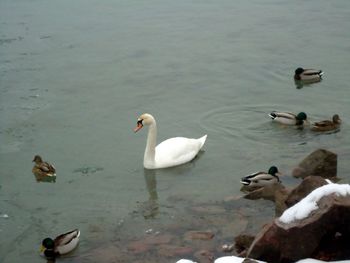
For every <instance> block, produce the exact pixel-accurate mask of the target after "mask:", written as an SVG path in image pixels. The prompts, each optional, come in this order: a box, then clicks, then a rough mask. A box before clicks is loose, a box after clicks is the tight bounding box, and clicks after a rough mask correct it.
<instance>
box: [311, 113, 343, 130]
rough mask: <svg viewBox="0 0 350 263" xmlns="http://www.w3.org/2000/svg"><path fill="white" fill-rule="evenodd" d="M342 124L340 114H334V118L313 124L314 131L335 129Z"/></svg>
mask: <svg viewBox="0 0 350 263" xmlns="http://www.w3.org/2000/svg"><path fill="white" fill-rule="evenodd" d="M340 124H341V119H340V117H339V115H338V114H334V115H333V117H332V120H324V121H318V122H314V123H313V124H312V125H311V130H312V131H318V132H322V131H333V130H337V129H339V127H340Z"/></svg>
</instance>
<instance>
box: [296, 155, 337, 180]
mask: <svg viewBox="0 0 350 263" xmlns="http://www.w3.org/2000/svg"><path fill="white" fill-rule="evenodd" d="M292 174H293V176H294V177H297V178H305V177H307V176H309V175H315V176H321V177H323V178H333V177H336V176H337V154H335V153H332V152H330V151H327V150H324V149H318V150H316V151H314V152H312V153H311V154H309V155H308V156H307V157H306V158H305V159H304V160H303V161H301V162H300V163H299V167H297V168H295V169H294V170H293V172H292Z"/></svg>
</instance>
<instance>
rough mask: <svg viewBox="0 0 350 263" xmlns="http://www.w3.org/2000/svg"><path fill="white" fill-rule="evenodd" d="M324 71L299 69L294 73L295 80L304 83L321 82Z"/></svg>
mask: <svg viewBox="0 0 350 263" xmlns="http://www.w3.org/2000/svg"><path fill="white" fill-rule="evenodd" d="M323 73H324V72H323V71H322V70H318V69H303V68H297V69H296V70H295V72H294V80H296V81H304V82H310V83H311V82H319V81H320V80H321V79H322V75H323Z"/></svg>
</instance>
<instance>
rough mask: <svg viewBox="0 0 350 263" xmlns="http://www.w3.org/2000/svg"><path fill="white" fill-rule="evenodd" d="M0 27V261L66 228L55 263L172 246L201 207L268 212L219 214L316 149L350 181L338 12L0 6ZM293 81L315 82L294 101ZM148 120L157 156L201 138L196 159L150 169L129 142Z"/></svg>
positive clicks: (113, 4) (103, 4) (348, 55)
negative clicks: (36, 171)
mask: <svg viewBox="0 0 350 263" xmlns="http://www.w3.org/2000/svg"><path fill="white" fill-rule="evenodd" d="M0 28H1V31H0V141H1V144H0V167H1V173H0V203H1V206H0V261H1V262H4V263H10V262H17V261H19V260H21V261H23V262H27V263H32V262H33V263H34V262H39V260H41V259H40V258H39V256H38V249H39V245H40V242H41V240H42V239H43V238H45V237H47V236H55V235H58V234H61V233H63V232H64V231H68V230H71V229H73V228H76V227H78V228H79V229H80V230H81V232H82V234H81V242H80V245H79V248H78V250H77V251H75V252H74V253H73V254H72V255H71V256H70V257H67V258H64V259H62V262H79V261H82V262H87V261H89V262H90V261H91V262H94V260H95V258H98V256H99V255H100V253H101V252H99V251H103V249H104V248H106V247H110V245H111V244H112V245H115V246H117V245H118V246H119V245H121V244H123V242H124V241H125V242H129V241H132V240H137V239H138V238H139V237H140V238H141V237H142V236H144V235H146V234H145V231H147V230H149V229H153V231H154V232H157V231H159V232H161V233H165V232H167V231H168V232H171V233H172V234H173V235H176V234H179V235H182V234H183V232H185V231H186V230H191V226H193V224H194V223H193V222H195V221H196V220H197V219H196V217H197V216H198V214H197V213H196V212H194V211H193V209H192V208H193V207H198V206H201V205H203V204H205V206H211V205H212V204H217V203H218V204H219V207H225V209H224V211H223V213H224V214H225V216H222V217H228V218H229V215H231V213H235V212H237V211H238V210H239V209H240V206H242V207H243V208H244V207H248V208H249V209H252V210H253V211H254V210H255V211H260V210H266V211H267V212H268V211H271V212H272V211H273V204H272V203H270V202H253V201H252V202H247V201H244V202H243V201H242V203H240V202H234V206H225V205H224V204H223V203H222V202H223V200H224V199H225V198H227V197H229V196H233V197H237V196H240V195H242V193H241V192H240V187H241V185H240V184H239V179H240V178H241V177H242V176H244V175H246V174H248V173H251V172H254V171H257V170H267V169H268V168H269V167H270V166H271V165H276V166H278V167H279V169H280V170H281V172H282V173H283V174H284V176H283V177H282V178H281V180H282V182H283V183H284V184H286V185H287V186H288V185H294V184H296V182H298V181H297V180H295V179H292V178H291V177H290V173H291V170H292V169H293V167H294V166H295V165H297V163H298V162H299V161H301V160H302V159H303V158H304V157H305V156H306V155H308V154H309V153H310V152H312V151H314V150H315V149H317V148H325V149H328V150H331V151H333V152H335V153H337V154H338V175H339V176H340V177H341V181H340V183H349V181H350V176H349V174H350V173H349V172H350V166H349V164H348V159H349V157H350V149H349V144H348V141H349V136H350V132H349V117H348V116H350V107H349V105H350V96H349V83H350V75H349V74H348V68H349V64H350V62H349V61H350V47H349V44H348V43H350V33H349V28H350V2H349V1H347V0H338V1H316V0H312V1H307V2H305V1H301V0H298V1H286V0H284V1H275V0H271V1H257V0H256V1H249V2H247V1H226V0H224V1H220V2H213V1H194V2H193V1H192V2H189V1H183V0H180V1H168V0H166V1H156V0H151V1H147V2H141V1H136V2H133V1H119V0H118V1H93V0H91V1H80V0H78V1H74V2H72V1H67V0H64V1H54V2H45V1H42V0H36V1H20V0H11V1H10V0H3V1H1V3H0ZM299 66H303V67H306V68H307V67H315V68H320V69H322V70H324V72H325V74H324V79H323V80H322V81H321V82H319V83H315V84H313V85H306V86H304V87H302V88H300V87H297V86H296V85H295V83H294V81H293V78H292V76H293V72H294V70H295V68H297V67H299ZM272 110H283V111H291V112H296V113H297V112H300V111H304V112H306V113H307V114H308V116H309V118H310V120H311V121H313V120H320V119H330V118H331V116H332V115H333V114H335V113H338V114H339V115H340V117H341V119H342V121H343V123H342V126H341V129H340V131H338V132H334V133H326V134H323V133H313V132H311V131H310V130H309V129H303V130H299V129H295V128H293V127H283V126H280V125H278V124H275V123H271V121H270V119H269V118H268V116H267V114H268V113H269V112H270V111H272ZM143 112H149V113H151V114H153V115H154V116H155V118H156V120H157V123H158V141H162V140H164V139H167V138H169V137H174V136H186V137H200V136H202V135H204V134H208V139H207V142H206V144H205V146H204V149H203V152H201V153H200V155H199V156H198V157H197V158H196V159H195V160H194V161H192V162H191V163H188V164H185V165H183V166H179V167H175V168H170V169H162V170H156V171H147V170H145V169H144V168H143V166H142V161H143V151H144V147H145V143H146V133H147V131H146V129H143V130H141V131H139V132H138V133H136V134H134V133H133V131H132V129H133V128H134V127H135V125H136V120H137V117H138V116H139V115H140V114H141V113H143ZM35 154H40V155H42V157H43V158H44V160H46V161H49V162H52V163H53V164H54V165H55V167H56V168H57V178H56V181H55V182H38V181H37V180H36V178H35V177H34V175H33V174H32V173H31V169H32V165H33V163H32V162H31V161H32V159H33V157H34V155H35ZM251 214H253V212H252V213H248V212H247V213H244V217H245V216H247V217H248V216H249V215H251ZM271 216H273V215H271ZM179 218H185V219H184V220H183V221H181V220H180V219H179ZM203 218H204V220H207V221H205V222H206V224H208V225H210V222H211V221H210V220H209V219H210V216H209V215H206V214H205V215H203ZM208 218H209V219H208ZM219 218H220V214H219V215H218V216H217V217H215V220H219ZM263 218H268V215H264V216H263ZM215 220H214V218H212V221H215ZM232 220H234V219H232ZM250 220H251V219H250ZM253 220H256V222H257V224H261V223H262V222H261V221H264V220H262V219H261V218H254V219H253ZM178 222H183V224H180V225H181V227H182V228H181V227H179V226H178V228H176V229H177V230H173V231H172V230H169V229H168V227H169V226H170V225H171V224H175V223H176V224H179V223H178ZM225 222H226V221H225ZM216 224H217V225H216V227H218V225H219V223H218V222H216ZM187 225H188V227H187ZM213 225H215V224H214V223H213ZM247 228H248V229H249V228H250V225H248V226H247ZM196 230H200V229H196ZM231 230H232V229H231ZM220 231H221V228H220ZM232 231H233V230H232ZM234 231H237V232H238V230H237V229H235V230H234ZM220 233H221V232H220ZM234 234H236V233H234ZM219 237H220V238H222V240H227V239H228V237H227V236H226V237H223V236H221V234H219V235H218V238H219ZM177 242H178V243H177V244H178V245H179V244H180V245H181V242H184V243H186V242H185V241H182V240H177ZM218 243H219V241H218ZM116 244H117V245H116ZM186 244H187V245H188V243H186ZM125 245H127V244H125ZM108 251H109V252H110V250H108ZM152 255H153V256H154V255H155V254H152V253H151V254H148V256H149V257H150V259H149V260H150V262H175V261H176V259H177V257H175V256H173V257H172V256H169V255H166V256H164V258H159V255H158V254H157V257H158V258H157V260H158V261H155V260H154V259H152ZM144 256H145V255H144V254H143V253H139V254H133V253H130V258H132V259H133V260H135V261H134V262H136V260H139V262H143V261H142V259H144ZM105 260H106V261H105V262H110V261H108V260H107V259H106V258H105ZM152 260H153V261H152ZM162 260H163V261H162ZM99 262H101V261H99ZM115 262H118V260H117V259H115ZM121 262H122V261H121ZM126 262H127V261H126Z"/></svg>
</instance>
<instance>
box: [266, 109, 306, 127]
mask: <svg viewBox="0 0 350 263" xmlns="http://www.w3.org/2000/svg"><path fill="white" fill-rule="evenodd" d="M269 116H270V118H271V119H272V120H273V121H276V122H279V123H282V124H286V125H303V124H304V121H306V119H307V116H306V113H305V112H300V113H298V115H295V114H293V113H290V112H277V111H273V112H271V113H270V114H269Z"/></svg>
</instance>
